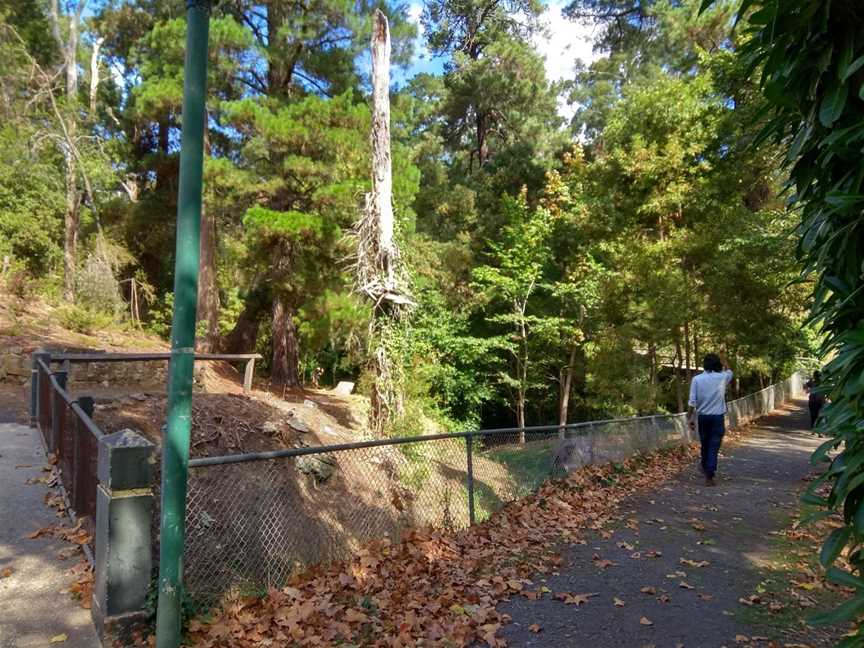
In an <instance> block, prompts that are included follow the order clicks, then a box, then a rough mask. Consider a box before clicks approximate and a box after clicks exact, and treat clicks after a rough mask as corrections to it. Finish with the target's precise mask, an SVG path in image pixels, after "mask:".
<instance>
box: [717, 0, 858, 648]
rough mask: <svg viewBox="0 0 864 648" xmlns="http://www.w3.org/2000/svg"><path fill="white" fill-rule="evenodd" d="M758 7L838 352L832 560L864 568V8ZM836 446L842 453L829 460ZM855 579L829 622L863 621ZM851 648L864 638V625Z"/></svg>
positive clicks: (828, 547) (755, 51)
mask: <svg viewBox="0 0 864 648" xmlns="http://www.w3.org/2000/svg"><path fill="white" fill-rule="evenodd" d="M705 4H706V5H708V4H710V2H706V3H705ZM746 6H747V8H748V11H747V12H742V16H741V17H742V18H743V19H744V20H745V21H746V23H747V25H748V27H747V34H748V37H749V41H748V42H747V44H746V45H745V46H744V47H743V48H742V50H741V55H742V57H743V58H744V60H745V61H746V62H747V64H748V65H749V66H750V67H751V69H757V68H760V69H761V73H760V74H761V87H762V89H763V91H764V93H765V96H766V98H767V99H768V101H769V102H770V104H771V110H770V112H769V115H768V123H767V126H766V128H765V130H764V133H763V136H764V137H766V138H773V139H774V140H776V141H778V142H782V143H783V144H784V145H786V147H787V168H788V169H789V176H790V186H791V188H792V190H793V192H794V193H793V195H792V203H793V205H794V207H795V208H796V209H797V210H798V213H799V214H800V218H801V225H800V229H799V233H800V237H801V238H800V244H799V252H800V255H801V258H802V260H803V261H804V263H805V267H806V273H807V275H808V276H810V277H812V278H813V279H814V280H815V289H814V293H813V301H814V304H813V319H814V321H816V322H817V323H818V324H819V325H820V326H821V329H822V333H823V335H824V344H823V348H822V353H823V356H825V357H833V359H832V360H831V361H830V362H829V363H828V365H827V367H826V371H825V381H826V383H827V388H826V389H827V393H828V396H829V398H830V403H829V405H828V406H827V407H826V408H825V410H824V413H823V418H822V423H821V425H820V428H819V429H820V431H822V432H823V433H824V434H827V435H829V436H830V437H831V438H830V440H829V441H828V442H826V443H825V444H824V445H823V447H822V448H821V449H820V450H819V451H817V452H816V453H815V454H814V456H813V459H814V462H817V463H825V464H828V465H827V466H826V468H827V474H826V475H827V478H828V480H829V482H830V484H831V492H830V494H829V496H828V497H827V498H826V499H824V500H822V498H819V497H817V496H816V495H815V487H811V488H810V489H808V492H809V494H810V495H809V497H810V498H811V499H815V500H818V501H820V502H821V503H822V504H824V505H825V506H827V507H829V508H831V509H837V510H842V512H843V516H844V520H845V522H846V526H845V527H844V528H842V529H838V530H837V531H835V532H834V533H832V534H831V536H829V537H828V538H827V539H826V541H825V545H824V546H823V549H822V554H821V561H822V563H823V565H824V566H825V567H830V566H832V565H833V564H834V563H835V561H836V560H837V558H838V557H839V555H840V554H841V552H844V553H845V554H846V556H847V560H848V564H849V567H850V568H851V569H852V570H853V571H854V572H858V573H860V572H861V569H862V567H864V554H862V542H864V525H862V524H861V523H860V520H862V519H864V485H862V482H864V477H862V475H864V438H862V435H861V427H860V421H861V420H862V419H864V404H862V400H861V393H862V382H861V376H862V375H864V335H862V334H861V321H862V320H861V313H862V309H864V292H862V276H861V262H862V256H861V255H862V250H864V228H862V223H864V219H862V208H864V168H862V166H861V159H860V142H861V140H862V138H864V126H862V120H861V116H862V114H864V92H862V91H861V88H864V41H862V40H861V38H860V37H861V34H862V30H864V15H862V13H861V10H860V7H858V6H857V4H856V3H853V2H837V3H832V2H805V1H804V0H783V1H782V2H781V1H780V0H762V1H758V2H751V3H746ZM829 449H836V450H837V452H836V454H834V455H833V456H831V457H829V455H828V454H827V452H826V451H827V450H829ZM820 481H821V480H820ZM818 483H819V482H816V484H818ZM835 573H837V572H835ZM847 581H849V582H852V581H851V580H850V579H847ZM854 586H855V587H856V588H857V590H858V592H857V594H856V595H855V596H854V597H853V598H852V599H851V600H850V601H849V602H848V603H846V604H844V605H842V606H841V607H839V608H837V610H836V611H835V612H834V613H833V614H829V615H827V616H825V617H824V618H822V619H821V621H822V622H830V623H837V622H841V621H845V620H851V619H859V620H860V618H861V614H862V610H864V587H861V585H860V583H855V585H854ZM840 645H842V646H861V645H864V634H862V632H861V631H860V629H859V632H858V633H857V634H856V635H855V636H850V637H847V638H845V639H844V640H843V641H842V642H841V644H840Z"/></svg>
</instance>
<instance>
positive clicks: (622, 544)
mask: <svg viewBox="0 0 864 648" xmlns="http://www.w3.org/2000/svg"><path fill="white" fill-rule="evenodd" d="M618 548H619V549H626V550H627V551H633V545H631V544H628V543H626V542H624V541H621V542H619V543H618Z"/></svg>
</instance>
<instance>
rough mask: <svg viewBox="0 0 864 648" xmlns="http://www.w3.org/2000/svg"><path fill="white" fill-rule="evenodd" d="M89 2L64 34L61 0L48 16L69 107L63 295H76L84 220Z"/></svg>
mask: <svg viewBox="0 0 864 648" xmlns="http://www.w3.org/2000/svg"><path fill="white" fill-rule="evenodd" d="M85 5H86V1H85V0H79V2H77V3H76V4H75V5H74V8H72V9H71V10H70V12H69V16H68V20H66V21H65V22H68V30H67V34H66V35H65V37H64V34H63V29H61V19H62V18H66V16H62V18H61V14H60V8H59V6H58V0H51V4H50V6H49V17H50V20H51V33H52V35H53V37H54V41H55V42H56V44H57V47H58V48H59V50H60V52H61V53H62V55H63V69H64V73H65V81H66V88H65V90H66V106H65V110H64V116H63V117H62V118H63V119H64V121H65V123H64V124H63V125H62V127H63V130H64V140H65V141H64V144H63V166H64V178H65V183H66V205H65V213H64V215H63V229H64V233H63V298H64V299H66V300H67V301H71V300H73V299H74V298H75V269H76V264H77V258H78V230H79V228H80V222H81V193H80V191H79V189H78V164H77V160H76V156H75V141H76V139H77V136H78V115H77V114H76V113H77V110H78V41H79V33H78V28H79V24H80V21H81V14H82V12H83V11H84V6H85Z"/></svg>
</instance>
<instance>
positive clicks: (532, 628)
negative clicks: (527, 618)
mask: <svg viewBox="0 0 864 648" xmlns="http://www.w3.org/2000/svg"><path fill="white" fill-rule="evenodd" d="M528 629H529V630H530V631H531V632H533V633H534V634H537V633H538V632H540V631H541V630H542V629H543V628H541V627H540V626H539V625H537V624H536V623H532V624H531V625H530V626H528Z"/></svg>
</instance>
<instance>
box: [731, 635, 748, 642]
mask: <svg viewBox="0 0 864 648" xmlns="http://www.w3.org/2000/svg"><path fill="white" fill-rule="evenodd" d="M735 643H750V637H747V636H746V635H742V634H739V635H735Z"/></svg>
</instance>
